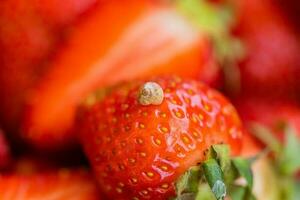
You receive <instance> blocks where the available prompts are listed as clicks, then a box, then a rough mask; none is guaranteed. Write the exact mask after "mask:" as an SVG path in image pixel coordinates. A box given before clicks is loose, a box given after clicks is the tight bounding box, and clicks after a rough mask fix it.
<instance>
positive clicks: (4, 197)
mask: <svg viewBox="0 0 300 200" xmlns="http://www.w3.org/2000/svg"><path fill="white" fill-rule="evenodd" d="M0 199H1V200H12V199H13V200H33V199H51V200H66V199H74V200H99V199H100V196H99V193H98V191H97V189H96V186H95V183H94V182H93V178H92V177H91V175H90V174H89V173H88V172H87V171H86V170H83V169H72V170H71V169H61V170H52V171H49V172H40V173H39V172H38V173H33V174H19V173H16V174H7V175H2V176H1V177H0Z"/></svg>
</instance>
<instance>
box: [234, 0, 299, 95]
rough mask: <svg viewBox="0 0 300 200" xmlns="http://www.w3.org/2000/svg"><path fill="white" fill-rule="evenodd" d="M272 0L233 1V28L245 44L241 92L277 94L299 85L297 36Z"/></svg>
mask: <svg viewBox="0 0 300 200" xmlns="http://www.w3.org/2000/svg"><path fill="white" fill-rule="evenodd" d="M274 1H275V0H264V1H261V0H237V1H235V2H236V4H237V8H238V25H237V30H236V32H237V34H238V36H240V37H241V39H242V40H243V41H244V44H245V47H246V59H245V60H244V61H243V62H242V63H241V65H240V72H241V84H242V90H243V92H245V93H252V94H255V95H257V94H260V95H265V96H266V95H268V96H270V95H272V96H280V95H281V94H285V95H287V94H290V93H294V92H295V90H296V89H297V88H299V84H300V59H299V51H300V43H299V39H298V37H297V35H296V33H295V32H294V30H293V28H292V26H291V25H290V24H289V23H288V20H287V19H286V18H285V16H284V14H283V13H282V11H281V10H280V9H279V8H278V7H277V6H276V5H275V3H274ZM292 95H293V94H292Z"/></svg>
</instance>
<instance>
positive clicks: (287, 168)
mask: <svg viewBox="0 0 300 200" xmlns="http://www.w3.org/2000/svg"><path fill="white" fill-rule="evenodd" d="M299 153H300V141H299V139H298V137H297V133H296V130H295V129H294V128H293V127H291V126H286V128H285V145H284V148H283V152H282V155H281V156H280V170H281V172H282V173H283V174H286V175H292V174H294V173H295V172H297V171H298V170H299V169H300V156H299Z"/></svg>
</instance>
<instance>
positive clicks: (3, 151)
mask: <svg viewBox="0 0 300 200" xmlns="http://www.w3.org/2000/svg"><path fill="white" fill-rule="evenodd" d="M10 161H11V155H10V150H9V146H8V143H7V141H6V139H5V136H4V133H3V132H2V130H1V129H0V169H1V168H5V167H7V166H8V164H9V163H10Z"/></svg>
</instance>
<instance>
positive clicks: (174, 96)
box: [76, 77, 242, 200]
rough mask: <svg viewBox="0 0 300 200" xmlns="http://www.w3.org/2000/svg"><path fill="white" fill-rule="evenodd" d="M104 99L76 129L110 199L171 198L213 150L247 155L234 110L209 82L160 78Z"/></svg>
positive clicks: (83, 113) (95, 100)
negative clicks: (224, 148)
mask: <svg viewBox="0 0 300 200" xmlns="http://www.w3.org/2000/svg"><path fill="white" fill-rule="evenodd" d="M161 89H162V91H161ZM102 95H103V94H102ZM102 95H101V93H96V94H94V95H92V96H91V97H89V98H88V99H87V102H86V105H85V106H83V107H82V108H81V110H80V111H79V116H78V122H77V123H76V130H78V131H79V135H80V139H81V142H82V144H83V146H84V149H85V152H86V154H87V156H88V158H89V161H90V163H91V165H92V167H93V169H94V172H95V176H96V178H97V180H98V183H99V185H100V188H101V189H102V191H103V192H105V194H106V195H107V197H109V198H110V199H122V200H123V199H157V200H160V199H167V198H169V197H171V196H172V195H174V182H175V181H176V180H177V179H178V178H179V177H180V175H182V174H183V173H184V172H185V171H186V170H187V169H189V168H190V167H192V166H195V165H197V163H198V162H201V161H203V160H204V159H205V158H206V155H205V154H206V150H207V149H208V148H209V147H210V146H211V145H213V144H219V143H225V144H229V146H230V147H231V151H232V152H233V154H238V153H239V151H240V147H241V146H240V143H241V136H242V126H241V123H240V120H239V117H238V115H237V113H236V112H235V109H234V107H233V106H232V105H231V104H230V103H229V102H228V101H227V100H226V99H225V98H224V97H223V96H222V95H221V94H219V93H218V92H217V91H215V90H213V89H210V88H208V87H207V86H205V85H204V84H202V83H199V82H197V81H193V80H181V79H180V78H178V77H160V78H154V79H150V80H149V81H148V82H147V81H137V80H136V81H132V82H129V83H127V84H122V85H120V86H117V87H116V88H112V89H111V91H109V92H108V94H107V95H104V96H102ZM101 96H102V97H103V99H102V98H101Z"/></svg>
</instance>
